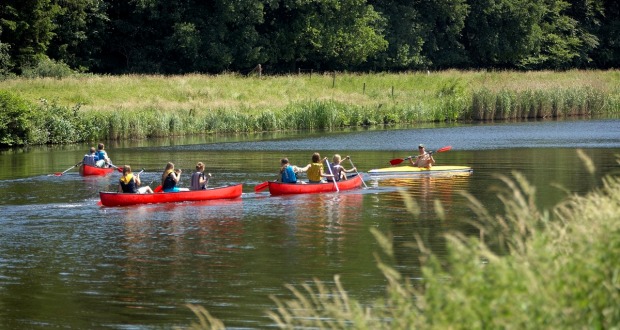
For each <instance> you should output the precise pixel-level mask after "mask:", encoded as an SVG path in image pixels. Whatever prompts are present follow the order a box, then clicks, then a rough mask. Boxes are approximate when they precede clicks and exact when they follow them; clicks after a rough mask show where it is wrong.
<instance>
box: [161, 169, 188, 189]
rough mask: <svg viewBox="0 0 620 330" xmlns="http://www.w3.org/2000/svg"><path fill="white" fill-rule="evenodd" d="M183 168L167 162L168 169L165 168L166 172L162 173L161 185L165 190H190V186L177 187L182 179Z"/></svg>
mask: <svg viewBox="0 0 620 330" xmlns="http://www.w3.org/2000/svg"><path fill="white" fill-rule="evenodd" d="M181 173H183V171H181V169H176V170H175V169H174V164H173V163H171V162H168V164H166V169H164V173H163V174H162V175H161V186H162V189H163V191H164V192H179V191H189V189H188V188H179V187H177V183H179V180H180V179H181Z"/></svg>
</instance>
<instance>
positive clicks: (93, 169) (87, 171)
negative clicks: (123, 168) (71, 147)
mask: <svg viewBox="0 0 620 330" xmlns="http://www.w3.org/2000/svg"><path fill="white" fill-rule="evenodd" d="M114 171H116V169H115V168H114V167H97V166H91V165H82V166H80V175H81V176H89V175H108V174H110V173H112V172H114ZM119 171H120V170H119Z"/></svg>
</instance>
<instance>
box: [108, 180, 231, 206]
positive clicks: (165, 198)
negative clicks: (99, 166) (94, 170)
mask: <svg viewBox="0 0 620 330" xmlns="http://www.w3.org/2000/svg"><path fill="white" fill-rule="evenodd" d="M241 193H242V184H241V183H240V184H237V185H234V186H224V187H218V188H209V189H207V190H194V191H179V192H169V193H165V192H160V193H153V194H126V193H118V192H105V191H100V192H99V197H100V198H101V204H102V205H104V206H127V205H136V204H153V203H175V202H195V201H207V200H213V199H233V198H238V197H240V196H241Z"/></svg>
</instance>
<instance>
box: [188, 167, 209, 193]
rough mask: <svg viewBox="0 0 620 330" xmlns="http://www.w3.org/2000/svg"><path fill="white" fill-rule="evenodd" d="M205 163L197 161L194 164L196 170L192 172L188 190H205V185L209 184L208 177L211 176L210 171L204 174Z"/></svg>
mask: <svg viewBox="0 0 620 330" xmlns="http://www.w3.org/2000/svg"><path fill="white" fill-rule="evenodd" d="M204 172H205V164H204V163H203V162H198V164H196V172H194V173H192V180H191V182H192V183H191V185H190V188H189V190H205V189H207V185H209V178H211V173H207V174H205V173H204Z"/></svg>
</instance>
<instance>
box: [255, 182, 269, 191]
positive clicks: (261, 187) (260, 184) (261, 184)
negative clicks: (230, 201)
mask: <svg viewBox="0 0 620 330" xmlns="http://www.w3.org/2000/svg"><path fill="white" fill-rule="evenodd" d="M267 186H269V181H265V182H263V183H259V184H257V185H256V187H254V192H255V193H257V192H261V191H262V190H263V189H265V188H267Z"/></svg>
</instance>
